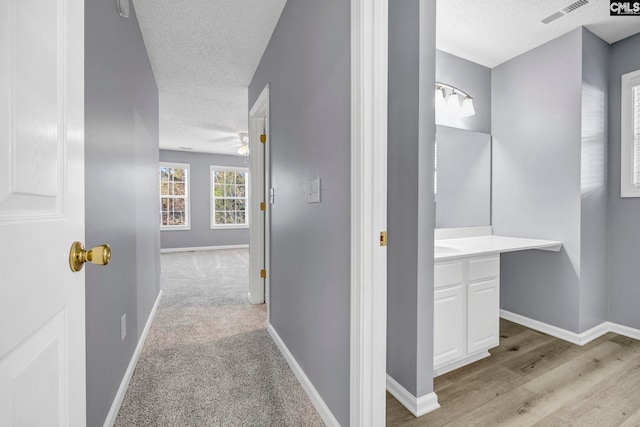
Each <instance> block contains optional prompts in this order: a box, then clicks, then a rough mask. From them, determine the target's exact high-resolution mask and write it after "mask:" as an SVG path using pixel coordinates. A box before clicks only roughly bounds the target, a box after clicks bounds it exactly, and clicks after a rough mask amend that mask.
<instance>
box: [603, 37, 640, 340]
mask: <svg viewBox="0 0 640 427" xmlns="http://www.w3.org/2000/svg"><path fill="white" fill-rule="evenodd" d="M638 69H640V34H636V35H635V36H631V37H628V38H626V39H624V40H621V41H619V42H617V43H614V44H613V45H611V61H610V68H609V224H608V225H609V245H608V246H609V320H610V321H612V322H616V323H620V324H623V325H626V326H630V327H633V328H640V310H638V301H640V286H638V278H639V277H640V263H638V261H637V256H636V254H637V253H638V251H640V227H638V218H640V199H637V198H625V199H622V198H621V197H620V76H622V74H626V73H629V72H631V71H636V70H638Z"/></svg>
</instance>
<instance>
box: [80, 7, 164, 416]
mask: <svg viewBox="0 0 640 427" xmlns="http://www.w3.org/2000/svg"><path fill="white" fill-rule="evenodd" d="M85 28H86V30H85V162H86V165H85V167H86V173H85V188H86V189H85V192H86V207H85V209H86V238H85V243H86V245H88V246H92V245H97V244H101V243H108V244H110V245H111V249H112V253H113V255H112V258H111V263H110V264H109V265H108V266H107V267H97V266H93V265H89V266H87V267H86V268H85V271H86V335H87V336H86V345H87V425H88V426H101V425H103V423H104V421H105V418H106V416H107V414H108V412H109V409H110V407H111V404H112V402H113V400H114V397H115V395H116V392H117V390H118V387H119V386H120V383H121V381H122V378H123V376H124V373H125V371H126V369H127V366H128V365H129V361H130V360H131V357H132V355H133V352H134V350H135V347H136V344H137V343H138V340H139V338H140V334H141V332H142V330H143V328H144V325H145V323H146V321H147V319H148V316H149V313H150V311H151V308H152V307H153V303H154V302H155V300H156V297H157V295H158V292H159V291H160V284H159V274H160V260H159V251H160V233H159V230H158V226H157V223H158V183H157V179H158V172H157V168H158V90H157V87H156V83H155V80H154V77H153V73H152V71H151V66H150V64H149V60H148V58H147V52H146V49H145V46H144V44H143V41H142V35H141V34H140V29H139V27H138V23H137V20H136V17H135V11H134V10H133V9H132V10H131V18H129V19H123V18H120V17H119V16H118V12H117V10H116V5H115V2H105V1H100V0H89V1H87V2H86V3H85ZM125 313H126V315H127V329H128V330H127V336H126V338H125V340H124V342H122V341H121V340H120V318H121V316H122V315H123V314H125Z"/></svg>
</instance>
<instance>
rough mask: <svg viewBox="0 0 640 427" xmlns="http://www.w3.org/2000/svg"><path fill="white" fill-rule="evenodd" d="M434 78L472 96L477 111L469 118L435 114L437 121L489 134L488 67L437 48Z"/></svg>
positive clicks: (445, 124)
mask: <svg viewBox="0 0 640 427" xmlns="http://www.w3.org/2000/svg"><path fill="white" fill-rule="evenodd" d="M436 81H438V82H440V83H445V84H449V85H452V86H455V87H457V88H458V89H460V90H463V91H464V92H466V93H467V94H468V95H470V96H471V97H473V106H474V108H475V110H476V114H475V115H473V116H471V117H446V116H444V115H442V114H436V124H439V125H444V126H451V127H454V128H460V129H469V130H473V131H476V132H484V133H491V69H490V68H487V67H484V66H482V65H480V64H476V63H475V62H471V61H468V60H466V59H462V58H460V57H458V56H455V55H451V54H450V53H447V52H443V51H441V50H436Z"/></svg>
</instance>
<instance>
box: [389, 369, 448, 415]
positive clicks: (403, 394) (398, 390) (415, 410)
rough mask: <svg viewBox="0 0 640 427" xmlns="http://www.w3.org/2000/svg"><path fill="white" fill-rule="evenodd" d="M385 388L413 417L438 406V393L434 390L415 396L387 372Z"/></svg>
mask: <svg viewBox="0 0 640 427" xmlns="http://www.w3.org/2000/svg"><path fill="white" fill-rule="evenodd" d="M387 390H388V391H389V393H391V394H392V395H393V397H395V398H396V399H398V402H400V403H402V406H404V407H405V408H407V409H408V410H409V412H411V413H412V414H413V415H414V416H415V417H421V416H423V415H424V414H428V413H429V412H432V411H435V410H436V409H438V408H439V407H440V404H439V403H438V395H437V394H436V393H435V392H431V393H429V394H425V395H424V396H420V397H415V396H414V395H413V394H411V393H410V392H409V391H408V390H407V389H406V388H404V387H402V385H400V383H399V382H397V381H396V380H394V379H393V378H392V377H391V376H390V375H389V374H387Z"/></svg>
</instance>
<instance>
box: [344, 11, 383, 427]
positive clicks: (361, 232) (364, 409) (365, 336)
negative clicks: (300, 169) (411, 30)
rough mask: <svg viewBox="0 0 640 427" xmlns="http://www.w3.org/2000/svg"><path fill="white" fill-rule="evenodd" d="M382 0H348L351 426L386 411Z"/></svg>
mask: <svg viewBox="0 0 640 427" xmlns="http://www.w3.org/2000/svg"><path fill="white" fill-rule="evenodd" d="M388 3H389V2H388V0H351V299H350V301H351V311H350V313H351V326H350V336H351V340H350V342H351V347H350V373H351V374H350V405H349V407H350V423H349V425H350V426H351V427H378V426H380V427H382V426H384V425H385V418H386V393H385V389H386V348H387V342H386V340H387V337H386V331H387V316H386V314H387V251H386V248H385V247H381V246H380V244H379V241H380V240H379V239H380V237H379V236H380V232H381V231H383V230H386V227H387V119H388V117H387V107H388V106H387V75H388V70H387V68H388V26H389V10H388V6H389V4H388Z"/></svg>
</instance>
